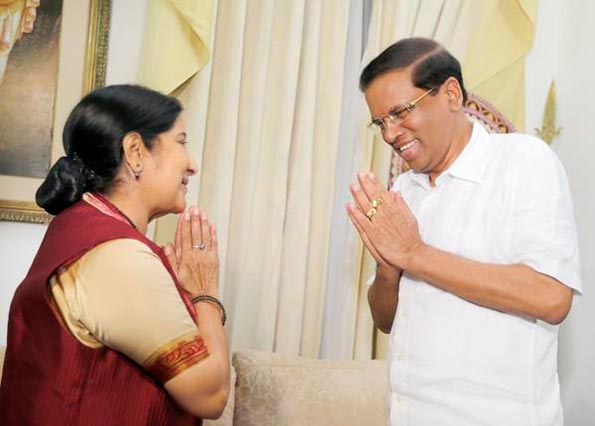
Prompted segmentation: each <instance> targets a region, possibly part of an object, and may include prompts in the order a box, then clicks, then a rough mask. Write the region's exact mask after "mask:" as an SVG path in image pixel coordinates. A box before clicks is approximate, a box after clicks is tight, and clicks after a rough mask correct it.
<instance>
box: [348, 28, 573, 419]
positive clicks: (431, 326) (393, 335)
mask: <svg viewBox="0 0 595 426" xmlns="http://www.w3.org/2000/svg"><path fill="white" fill-rule="evenodd" d="M360 85H361V89H362V90H363V92H364V94H365V97H366V101H367V103H368V106H369V109H370V113H371V115H372V125H373V126H376V127H377V128H378V130H379V131H380V133H381V135H382V137H383V139H384V141H385V142H386V143H388V144H389V145H391V146H392V147H393V148H394V150H395V151H396V152H397V153H398V154H399V155H400V156H401V157H402V158H403V159H404V160H405V161H407V163H408V164H409V166H410V169H411V170H410V171H408V172H407V173H404V174H402V175H400V176H399V177H398V179H397V181H396V182H395V184H394V186H393V188H392V191H391V192H390V193H389V192H388V191H386V190H385V189H384V188H383V186H382V185H381V184H380V183H379V182H378V179H377V178H376V177H375V176H373V175H372V174H369V173H360V174H359V175H358V180H359V185H352V187H351V191H352V194H353V197H354V200H355V203H354V204H349V205H348V206H347V210H348V213H349V216H350V218H351V220H352V221H353V223H354V224H355V226H356V228H357V229H358V232H359V233H360V235H361V237H362V240H363V242H364V244H365V245H366V247H367V248H368V250H369V251H370V252H371V254H372V255H373V256H374V258H375V260H376V261H377V270H376V276H375V278H374V281H373V284H372V285H371V286H370V288H369V292H368V299H369V303H370V308H371V311H372V316H373V318H374V322H375V324H376V325H377V326H378V328H379V329H380V330H382V331H383V332H385V333H389V332H390V348H391V350H390V383H391V395H390V419H391V424H392V425H409V426H426V425H427V426H436V425H453V426H466V425H469V426H471V425H473V426H478V425H494V426H495V425H498V426H504V425H506V426H517V425H518V426H528V425H547V426H550V425H561V424H562V423H563V417H562V408H561V402H560V391H559V384H558V376H557V332H558V327H557V325H558V324H559V323H560V322H562V321H563V320H564V318H565V317H566V315H567V314H568V311H569V309H570V306H571V304H572V299H573V294H579V293H580V291H581V282H580V273H579V269H580V268H579V256H578V248H577V238H576V229H575V222H574V218H573V212H572V203H571V198H570V190H569V187H568V183H567V180H566V176H565V174H564V171H563V169H562V166H561V165H560V162H559V161H558V159H557V157H556V156H555V154H554V153H553V152H552V151H551V150H550V148H549V147H548V146H547V145H546V144H545V143H544V142H542V141H540V140H539V139H537V138H534V137H531V136H528V135H521V134H508V135H502V134H489V133H487V132H486V131H485V130H484V128H483V127H482V126H481V125H479V124H474V125H472V124H471V123H470V122H469V121H468V120H467V118H466V116H465V113H464V110H463V105H464V102H465V100H466V97H467V94H466V92H465V87H464V85H463V78H462V73H461V68H460V64H459V62H458V61H457V60H456V59H455V58H454V57H453V56H452V55H450V54H449V53H448V52H447V51H446V50H445V49H444V48H442V47H441V46H440V45H438V44H436V43H435V42H433V41H431V40H426V39H419V38H412V39H406V40H402V41H399V42H398V43H395V44H393V45H392V46H390V47H389V48H388V49H386V50H385V51H384V52H382V53H381V54H380V55H379V56H378V57H377V58H376V59H374V60H373V61H372V62H371V63H370V64H369V65H368V66H367V67H366V68H365V69H364V71H363V72H362V75H361V78H360Z"/></svg>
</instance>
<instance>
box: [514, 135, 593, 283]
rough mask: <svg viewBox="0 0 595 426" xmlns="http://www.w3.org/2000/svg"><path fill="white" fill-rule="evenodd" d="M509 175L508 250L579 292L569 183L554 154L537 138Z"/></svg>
mask: <svg viewBox="0 0 595 426" xmlns="http://www.w3.org/2000/svg"><path fill="white" fill-rule="evenodd" d="M535 143H536V144H538V148H537V149H535V150H533V151H531V152H530V154H528V155H526V157H525V158H524V159H523V161H521V162H520V163H519V164H518V166H517V167H516V169H515V170H514V175H513V178H512V179H513V182H512V183H513V185H512V186H511V188H512V194H511V203H510V226H511V229H510V236H511V239H510V241H511V243H510V246H509V254H510V261H511V263H522V264H525V265H528V266H530V267H531V268H533V269H535V270H536V271H538V272H541V273H543V274H546V275H549V276H551V277H553V278H555V279H557V280H558V281H560V282H561V283H563V284H564V285H566V286H568V287H570V288H572V289H573V290H574V291H575V294H581V292H582V286H581V278H580V260H579V251H578V240H577V231H576V223H575V219H574V213H573V209H572V199H571V194H570V188H569V185H568V180H567V178H566V174H565V172H564V169H563V167H562V165H561V163H560V161H559V160H558V158H557V157H556V155H555V154H554V153H553V151H551V149H550V148H549V147H547V146H546V145H545V144H544V143H543V142H541V141H539V142H537V141H535Z"/></svg>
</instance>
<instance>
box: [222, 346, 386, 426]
mask: <svg viewBox="0 0 595 426" xmlns="http://www.w3.org/2000/svg"><path fill="white" fill-rule="evenodd" d="M233 366H234V367H235V369H236V373H237V382H236V398H235V415H234V425H235V426H280V425H283V426H292V425H295V426H298V425H299V426H303V425H308V426H317V425H320V426H333V425H341V426H349V425H354V426H355V425H358V426H361V425H384V424H386V422H387V414H388V413H387V404H386V400H387V394H388V388H389V386H388V369H387V364H386V362H385V361H383V360H382V361H381V360H374V361H326V360H314V359H307V358H302V357H297V356H286V355H279V354H272V353H264V352H257V351H240V352H236V353H235V354H234V356H233Z"/></svg>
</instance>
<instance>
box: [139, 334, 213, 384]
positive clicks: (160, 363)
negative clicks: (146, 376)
mask: <svg viewBox="0 0 595 426" xmlns="http://www.w3.org/2000/svg"><path fill="white" fill-rule="evenodd" d="M208 355H209V351H208V348H207V346H206V345H205V343H204V341H203V340H202V338H201V337H200V336H199V334H198V332H197V331H192V332H190V333H186V334H183V335H182V336H180V337H178V338H176V339H174V340H172V341H170V342H168V343H167V344H166V345H164V346H162V347H160V348H159V349H157V350H156V351H155V352H153V354H152V355H151V356H150V357H149V358H148V359H147V360H146V361H145V362H144V364H143V368H144V369H145V370H147V371H148V372H149V373H150V374H151V375H153V377H155V378H156V379H157V380H159V381H160V382H161V383H166V382H167V381H169V380H171V379H173V378H174V377H176V376H177V375H178V374H180V373H181V372H182V371H184V370H186V369H188V368H189V367H192V366H193V365H194V364H196V363H197V362H199V361H201V360H203V359H205V358H206V357H207V356H208Z"/></svg>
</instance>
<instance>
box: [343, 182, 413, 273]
mask: <svg viewBox="0 0 595 426" xmlns="http://www.w3.org/2000/svg"><path fill="white" fill-rule="evenodd" d="M358 181H359V186H358V185H351V193H352V195H353V198H354V200H355V204H354V203H349V204H348V205H347V213H348V214H349V217H350V219H351V221H352V222H353V224H354V225H355V227H356V228H357V231H358V232H359V234H360V236H361V238H362V240H363V242H364V244H365V246H366V248H367V249H368V250H369V251H370V253H371V254H372V256H373V257H374V259H376V262H378V266H379V268H381V269H387V267H388V268H390V267H392V268H398V269H403V270H407V265H408V262H409V260H410V259H411V258H412V257H413V254H414V252H415V251H416V249H417V248H418V247H420V246H421V245H422V241H421V237H420V235H419V230H418V225H417V220H416V219H415V217H414V216H413V213H411V210H409V207H408V206H407V203H406V202H405V200H404V199H403V197H401V194H400V193H394V192H389V191H387V190H386V189H385V188H384V187H383V186H382V185H381V184H380V182H379V181H378V179H377V178H376V176H374V175H373V174H371V173H370V174H366V173H360V174H359V175H358ZM374 200H376V204H378V205H377V207H375V210H374V211H372V212H371V209H372V207H373V202H374ZM368 212H370V213H371V215H370V216H369V217H367V216H366V213H368Z"/></svg>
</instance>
